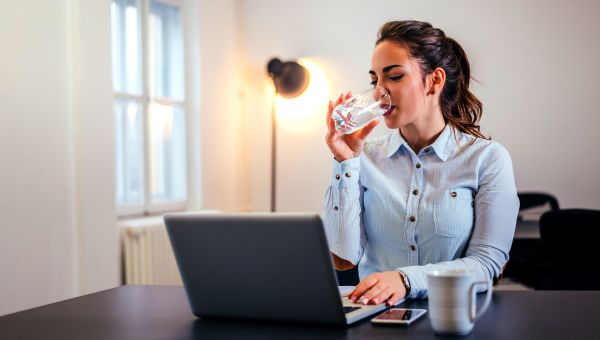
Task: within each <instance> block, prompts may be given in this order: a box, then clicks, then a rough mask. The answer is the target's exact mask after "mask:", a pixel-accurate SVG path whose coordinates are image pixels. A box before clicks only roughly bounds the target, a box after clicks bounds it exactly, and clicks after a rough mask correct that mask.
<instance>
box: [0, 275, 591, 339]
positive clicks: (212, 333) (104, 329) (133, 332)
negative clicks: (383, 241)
mask: <svg viewBox="0 0 600 340" xmlns="http://www.w3.org/2000/svg"><path fill="white" fill-rule="evenodd" d="M480 298H482V296H480ZM480 302H481V300H480ZM405 304H406V305H409V306H412V307H420V308H427V301H426V300H417V301H411V302H408V303H405ZM285 307H287V308H293V306H285V305H282V308H285ZM599 315H600V291H598V292H575V291H562V292H553V291H528V292H516V291H500V292H494V297H493V300H492V304H491V305H490V309H489V310H488V311H487V312H486V314H484V316H483V317H482V318H481V319H480V320H479V321H478V322H477V324H476V325H475V328H474V329H473V332H472V333H471V334H470V335H469V336H467V337H463V338H462V339H600V322H598V316H599ZM240 338H241V339H243V338H246V339H247V338H250V339H266V338H267V339H270V338H273V339H305V338H306V339H308V338H310V339H325V338H326V339H374V338H375V339H388V338H389V339H398V338H410V339H435V338H437V339H443V338H441V337H437V336H435V334H434V333H433V330H432V329H431V325H430V322H429V320H428V318H427V317H425V318H423V319H421V320H419V321H417V323H416V324H414V325H413V326H411V327H409V328H401V327H381V326H379V327H377V326H372V325H371V323H370V322H369V321H368V320H367V321H363V322H361V323H359V324H357V325H355V326H353V327H350V328H348V329H345V328H332V327H323V326H312V325H290V324H281V323H253V322H226V321H209V320H200V319H196V318H195V317H194V316H193V315H191V313H190V311H189V307H188V305H187V300H186V299H185V295H184V292H183V288H181V287H166V286H123V287H119V288H115V289H110V290H107V291H103V292H99V293H95V294H90V295H86V296H82V297H79V298H75V299H71V300H66V301H62V302H58V303H54V304H50V305H46V306H42V307H39V308H34V309H30V310H27V311H23V312H19V313H14V314H10V315H6V316H3V317H0V339H61V340H62V339H240ZM446 338H447V337H446Z"/></svg>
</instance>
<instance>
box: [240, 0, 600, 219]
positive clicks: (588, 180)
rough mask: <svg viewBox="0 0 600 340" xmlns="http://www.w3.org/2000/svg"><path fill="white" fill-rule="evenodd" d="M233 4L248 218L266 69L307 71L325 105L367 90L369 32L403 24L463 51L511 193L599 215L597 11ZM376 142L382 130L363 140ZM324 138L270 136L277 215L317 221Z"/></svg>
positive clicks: (257, 200) (582, 7)
mask: <svg viewBox="0 0 600 340" xmlns="http://www.w3.org/2000/svg"><path fill="white" fill-rule="evenodd" d="M242 5H243V6H241V13H242V17H243V22H242V24H243V27H244V29H243V30H242V32H243V35H244V45H245V51H244V53H245V84H246V89H245V93H246V97H245V108H244V110H245V111H246V112H247V113H248V115H250V114H251V116H252V119H251V120H248V124H247V125H246V126H245V128H246V129H247V131H249V132H248V135H247V136H246V143H245V144H246V145H245V147H246V149H247V152H248V157H249V159H252V160H253V162H252V163H251V164H250V165H249V176H250V180H249V183H250V185H251V188H250V193H249V196H248V199H249V202H248V203H247V205H248V206H250V207H251V208H252V209H255V210H268V207H269V205H268V204H269V203H268V202H269V192H268V190H269V179H268V175H269V171H270V168H269V151H270V149H269V148H270V144H269V143H270V130H269V129H270V120H269V119H270V118H269V117H270V116H269V114H270V106H269V97H270V95H271V94H270V92H269V88H268V83H269V79H268V78H267V75H266V71H265V65H266V63H267V61H268V60H269V59H270V58H271V57H273V56H279V57H281V58H283V59H297V58H300V57H311V58H313V59H315V60H318V61H319V62H320V65H321V66H322V68H323V69H324V71H325V72H326V73H327V74H328V76H329V80H330V88H331V91H332V93H333V95H337V94H339V93H340V92H342V91H347V90H354V91H356V90H360V89H363V88H367V87H368V83H369V81H370V79H369V76H368V74H367V71H368V69H369V68H370V56H371V52H372V50H373V45H374V42H375V38H376V33H377V30H378V29H379V27H380V26H381V25H382V24H383V23H384V22H386V21H389V20H404V19H416V20H425V21H429V22H431V23H432V24H433V25H434V26H437V27H440V28H442V29H444V30H445V32H446V33H447V34H448V35H449V36H451V37H454V38H456V39H457V40H458V41H459V42H460V43H461V44H462V45H463V47H464V48H465V50H466V51H467V54H468V55H469V58H470V61H471V65H472V75H473V76H474V77H475V78H477V79H478V80H479V81H480V82H481V83H480V84H474V85H473V90H474V92H475V93H476V95H478V96H479V97H480V99H481V100H482V101H483V103H484V116H483V117H484V118H483V120H482V126H483V129H484V132H486V133H488V134H490V135H491V136H492V137H493V139H495V140H497V141H499V142H501V143H502V144H504V145H505V146H506V147H507V148H508V150H509V151H510V153H511V155H512V159H513V163H514V170H515V177H516V182H517V186H518V189H519V190H543V191H548V192H551V193H554V194H555V195H556V196H557V197H558V199H559V201H560V203H561V204H562V206H563V207H584V208H596V209H599V208H600V181H597V180H596V176H597V173H599V172H600V160H599V157H598V156H597V154H598V152H597V150H596V148H597V146H598V145H600V135H599V134H598V133H595V130H596V128H597V126H598V125H599V124H600V118H598V104H597V94H598V85H597V79H599V78H600V69H599V68H597V67H595V66H594V65H595V64H596V63H597V61H598V60H600V46H599V45H598V44H597V43H596V41H597V40H598V37H599V36H600V22H599V21H598V20H597V13H599V12H600V5H599V4H598V3H597V2H594V1H591V0H590V1H582V0H578V1H560V2H558V1H554V2H552V3H551V4H550V3H548V2H546V1H541V0H536V1H526V2H522V1H516V0H512V1H497V2H494V3H490V2H487V1H475V0H461V1H447V2H441V1H431V0H430V1H398V0H389V1H355V2H348V1H341V0H340V1H321V0H306V1H299V2H294V3H293V4H292V3H290V2H284V1H274V0H252V1H244V2H242ZM325 106H326V102H323V114H324V112H325ZM385 132H386V128H385V127H384V126H383V124H381V126H379V127H378V128H377V130H376V131H375V132H374V136H376V135H378V134H382V133H385ZM324 133H325V127H324V126H323V125H321V127H320V128H316V129H314V130H313V131H312V132H310V133H294V132H290V131H285V132H284V133H282V132H281V129H280V133H279V136H280V138H278V147H279V151H278V164H277V166H278V183H279V185H278V207H279V209H280V210H302V211H320V209H321V202H322V197H323V193H324V191H325V188H326V186H327V183H328V179H329V173H330V166H331V156H330V155H329V153H328V151H327V148H326V146H325V144H324V142H323V136H324Z"/></svg>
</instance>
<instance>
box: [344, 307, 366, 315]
mask: <svg viewBox="0 0 600 340" xmlns="http://www.w3.org/2000/svg"><path fill="white" fill-rule="evenodd" d="M361 308H362V307H346V306H344V314H348V313H350V312H354V311H355V310H357V309H361Z"/></svg>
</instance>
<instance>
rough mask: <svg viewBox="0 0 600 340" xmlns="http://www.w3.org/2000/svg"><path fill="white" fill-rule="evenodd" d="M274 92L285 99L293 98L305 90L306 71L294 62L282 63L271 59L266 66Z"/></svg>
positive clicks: (307, 79)
mask: <svg viewBox="0 0 600 340" xmlns="http://www.w3.org/2000/svg"><path fill="white" fill-rule="evenodd" d="M267 71H268V72H269V75H270V76H271V78H272V79H273V84H274V85H275V91H276V92H277V93H279V95H281V96H282V97H285V98H295V97H298V96H299V95H301V94H302V92H304V90H306V87H307V86H308V82H309V78H310V76H309V73H308V70H307V69H306V68H305V67H304V66H302V65H300V64H298V63H297V62H295V61H286V62H283V61H281V60H279V59H278V58H273V59H271V60H270V61H269V63H268V64H267Z"/></svg>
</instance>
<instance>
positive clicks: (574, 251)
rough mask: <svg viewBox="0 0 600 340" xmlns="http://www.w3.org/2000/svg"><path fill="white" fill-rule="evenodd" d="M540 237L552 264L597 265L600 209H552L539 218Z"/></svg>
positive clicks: (599, 257) (599, 259)
mask: <svg viewBox="0 0 600 340" xmlns="http://www.w3.org/2000/svg"><path fill="white" fill-rule="evenodd" d="M540 237H541V240H542V247H543V249H544V253H545V254H546V258H547V259H548V261H549V262H550V263H551V264H553V265H565V266H569V267H571V268H573V267H582V268H583V267H587V266H588V265H593V266H594V268H598V263H600V252H599V251H598V240H599V239H600V210H587V209H564V210H557V211H549V212H546V213H544V214H543V215H542V217H541V218H540Z"/></svg>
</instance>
